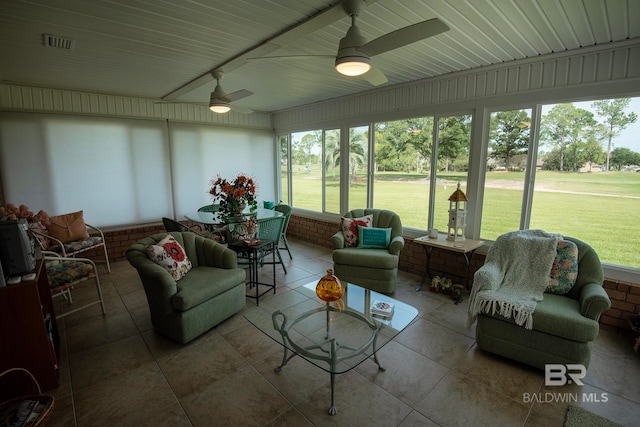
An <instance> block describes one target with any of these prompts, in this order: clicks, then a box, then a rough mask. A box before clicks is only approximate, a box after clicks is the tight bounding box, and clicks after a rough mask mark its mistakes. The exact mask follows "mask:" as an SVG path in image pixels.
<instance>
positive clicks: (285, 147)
mask: <svg viewBox="0 0 640 427" xmlns="http://www.w3.org/2000/svg"><path fill="white" fill-rule="evenodd" d="M277 141H278V148H279V150H280V158H279V159H278V160H279V161H280V198H281V199H282V201H283V202H284V203H286V204H288V205H290V204H291V199H290V198H289V194H290V191H291V179H290V178H291V170H290V169H289V162H290V161H291V157H290V156H289V136H288V135H281V136H279V137H278V138H277Z"/></svg>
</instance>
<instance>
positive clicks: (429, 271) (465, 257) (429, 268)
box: [416, 246, 476, 292]
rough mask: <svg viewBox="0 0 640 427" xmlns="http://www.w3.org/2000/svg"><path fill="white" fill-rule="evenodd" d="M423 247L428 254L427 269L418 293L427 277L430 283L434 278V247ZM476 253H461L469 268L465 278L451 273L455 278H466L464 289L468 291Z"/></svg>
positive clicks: (472, 251)
mask: <svg viewBox="0 0 640 427" xmlns="http://www.w3.org/2000/svg"><path fill="white" fill-rule="evenodd" d="M423 247H424V250H425V252H426V253H427V267H426V268H425V270H424V273H423V275H422V281H421V282H420V285H418V287H417V288H416V292H418V291H420V290H421V289H422V285H424V282H425V280H426V279H427V276H429V281H431V280H432V278H433V276H431V251H432V250H433V247H432V246H423ZM475 251H476V250H475V249H473V250H471V251H469V252H464V253H462V252H461V253H460V254H461V255H462V256H464V261H465V264H466V266H467V269H466V270H465V275H464V276H460V275H458V274H454V273H449V274H453V275H454V276H458V277H464V288H465V289H467V290H468V289H469V270H470V269H471V258H473V254H474V252H475ZM467 254H468V255H467ZM438 271H440V270H438Z"/></svg>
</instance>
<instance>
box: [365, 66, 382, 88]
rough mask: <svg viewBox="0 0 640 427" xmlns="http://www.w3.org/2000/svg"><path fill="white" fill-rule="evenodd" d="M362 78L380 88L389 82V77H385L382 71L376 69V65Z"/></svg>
mask: <svg viewBox="0 0 640 427" xmlns="http://www.w3.org/2000/svg"><path fill="white" fill-rule="evenodd" d="M360 77H362V78H363V79H365V80H366V81H368V82H369V83H371V84H372V85H374V86H380V85H382V84H385V83H386V82H388V80H387V76H385V75H384V73H383V72H382V70H381V69H380V68H378V67H376V66H375V65H372V66H371V69H370V70H369V71H367V72H366V73H364V74H363V75H362V76H360Z"/></svg>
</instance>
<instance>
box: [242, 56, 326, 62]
mask: <svg viewBox="0 0 640 427" xmlns="http://www.w3.org/2000/svg"><path fill="white" fill-rule="evenodd" d="M265 59H277V60H280V59H284V60H290V59H336V56H335V55H282V56H260V57H255V58H247V61H263V60H265Z"/></svg>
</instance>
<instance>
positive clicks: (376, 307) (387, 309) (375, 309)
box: [371, 300, 393, 317]
mask: <svg viewBox="0 0 640 427" xmlns="http://www.w3.org/2000/svg"><path fill="white" fill-rule="evenodd" d="M371 314H373V315H374V316H380V317H391V316H392V315H393V303H391V302H387V301H378V300H376V301H374V302H373V304H371Z"/></svg>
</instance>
